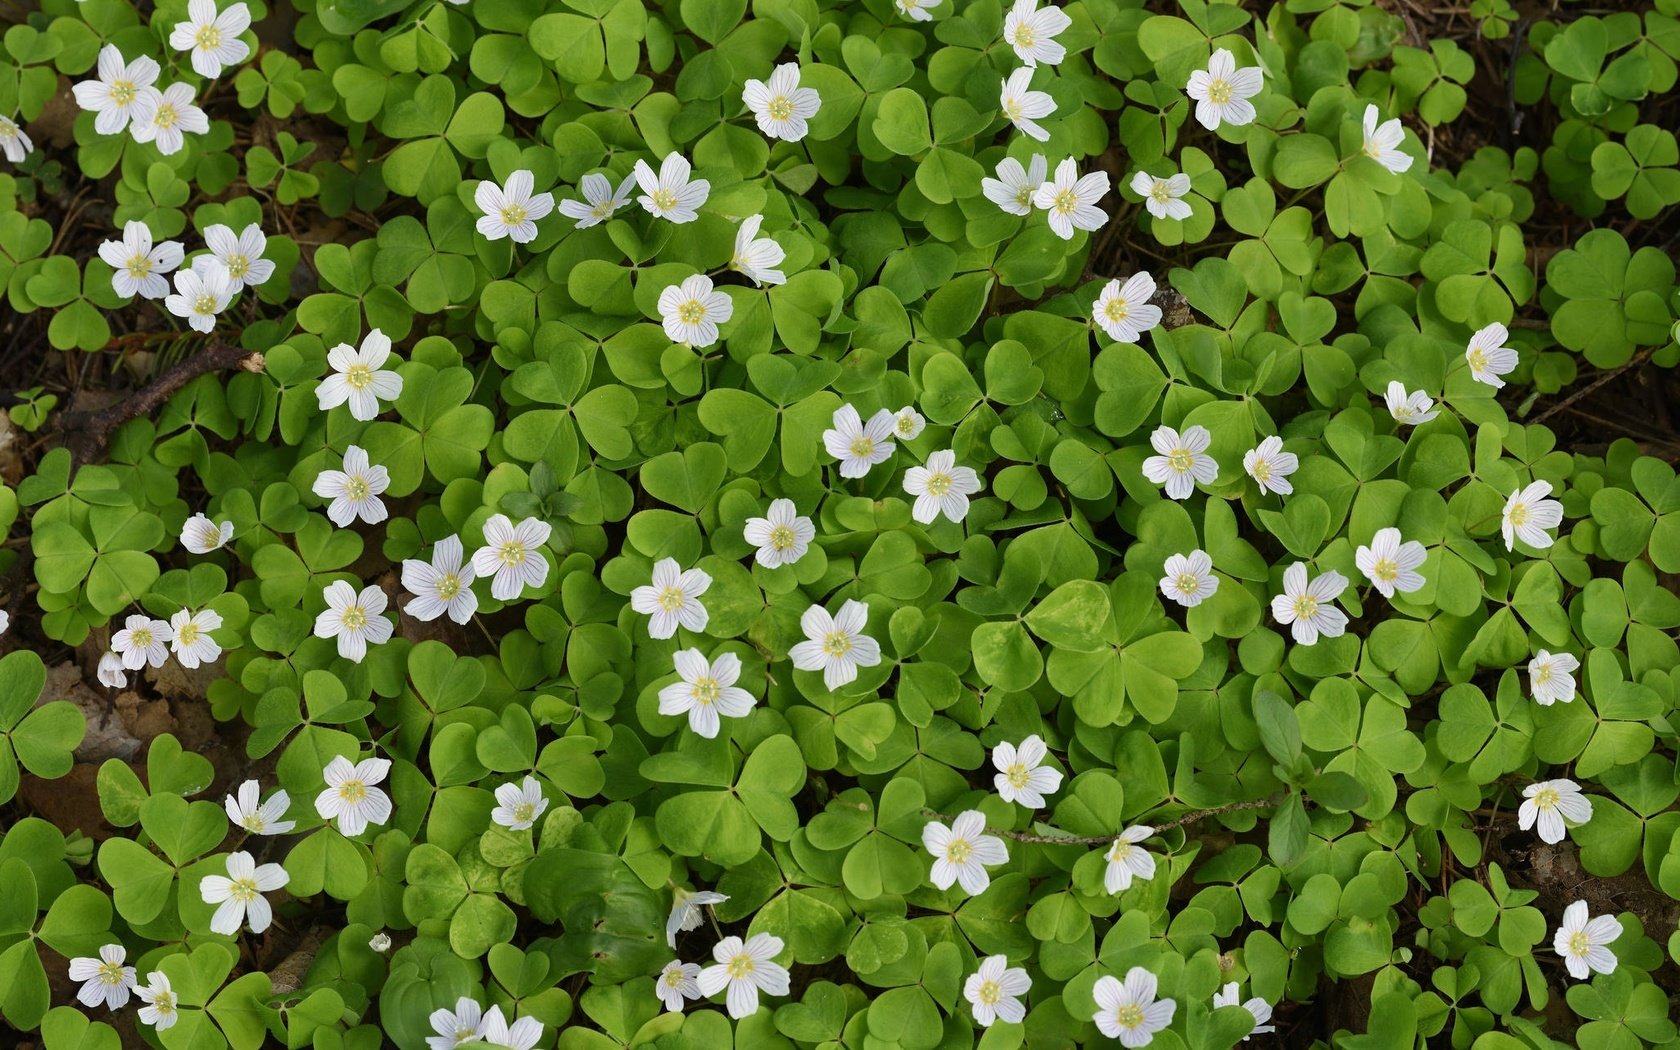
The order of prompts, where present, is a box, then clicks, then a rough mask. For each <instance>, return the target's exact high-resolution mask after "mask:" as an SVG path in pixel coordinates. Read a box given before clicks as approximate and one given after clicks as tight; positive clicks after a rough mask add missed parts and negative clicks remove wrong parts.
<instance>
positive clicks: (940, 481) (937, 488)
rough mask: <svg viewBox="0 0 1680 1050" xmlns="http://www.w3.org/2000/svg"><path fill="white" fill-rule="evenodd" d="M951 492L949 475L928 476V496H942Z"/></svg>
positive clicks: (935, 474)
mask: <svg viewBox="0 0 1680 1050" xmlns="http://www.w3.org/2000/svg"><path fill="white" fill-rule="evenodd" d="M950 491H951V475H949V474H945V473H934V474H929V475H928V479H927V492H928V495H930V496H943V495H945V494H946V493H947V492H950Z"/></svg>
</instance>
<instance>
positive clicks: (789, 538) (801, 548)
mask: <svg viewBox="0 0 1680 1050" xmlns="http://www.w3.org/2000/svg"><path fill="white" fill-rule="evenodd" d="M741 534H742V536H744V537H745V538H746V541H747V542H748V543H750V544H752V545H753V546H754V547H757V548H758V553H757V554H756V555H755V558H756V559H757V561H758V563H759V564H760V565H762V566H764V567H765V568H767V569H776V568H780V567H781V566H783V565H792V564H793V563H794V562H796V561H798V560H799V559H800V558H803V557H805V552H806V551H808V550H810V549H811V540H813V539H815V538H816V535H817V527H816V525H815V524H813V523H812V522H811V519H810V518H807V517H804V516H802V515H801V514H800V513H799V511H798V510H797V509H796V508H795V507H794V505H793V500H790V499H777V500H771V501H770V509H769V510H767V511H765V516H764V517H762V518H748V519H747V524H746V527H745V528H744V529H742V530H741Z"/></svg>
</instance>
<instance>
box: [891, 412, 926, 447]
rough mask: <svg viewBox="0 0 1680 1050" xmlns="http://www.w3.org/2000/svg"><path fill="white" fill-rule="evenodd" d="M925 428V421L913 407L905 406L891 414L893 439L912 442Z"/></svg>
mask: <svg viewBox="0 0 1680 1050" xmlns="http://www.w3.org/2000/svg"><path fill="white" fill-rule="evenodd" d="M926 426H927V420H925V419H923V418H922V414H921V413H920V412H918V411H916V409H915V407H914V406H911V405H905V406H904V407H903V408H901V409H899V410H898V411H897V412H894V413H893V437H895V438H897V439H898V440H900V441H914V440H916V438H917V436H919V435H920V434H921V432H922V429H923V428H924V427H926Z"/></svg>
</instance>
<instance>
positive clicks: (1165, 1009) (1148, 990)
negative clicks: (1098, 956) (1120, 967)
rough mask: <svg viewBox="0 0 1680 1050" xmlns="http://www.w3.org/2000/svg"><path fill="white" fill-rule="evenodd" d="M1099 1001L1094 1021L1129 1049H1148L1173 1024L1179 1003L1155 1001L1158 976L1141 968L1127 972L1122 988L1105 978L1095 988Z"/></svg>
mask: <svg viewBox="0 0 1680 1050" xmlns="http://www.w3.org/2000/svg"><path fill="white" fill-rule="evenodd" d="M1091 995H1092V997H1094V998H1095V999H1096V1000H1097V1012H1096V1014H1095V1015H1094V1016H1093V1017H1092V1018H1091V1020H1093V1021H1095V1022H1097V1028H1098V1030H1100V1031H1101V1032H1102V1034H1103V1035H1106V1036H1108V1037H1109V1038H1110V1039H1118V1040H1120V1045H1121V1046H1125V1047H1138V1046H1148V1045H1149V1041H1150V1040H1151V1039H1154V1038H1155V1033H1156V1032H1159V1031H1160V1030H1161V1029H1163V1028H1165V1027H1167V1025H1170V1024H1172V1019H1173V1014H1174V1013H1176V1012H1177V1011H1178V1003H1177V1002H1176V1001H1174V1000H1172V999H1162V1000H1161V1001H1160V1002H1156V1001H1155V975H1154V974H1152V973H1150V972H1149V971H1148V970H1145V969H1144V968H1143V967H1141V966H1134V967H1132V968H1131V969H1130V970H1128V971H1126V981H1125V983H1124V984H1122V983H1121V982H1120V981H1117V980H1115V979H1114V978H1113V977H1109V976H1107V975H1104V976H1102V977H1099V978H1097V983H1096V984H1094V985H1092V986H1091Z"/></svg>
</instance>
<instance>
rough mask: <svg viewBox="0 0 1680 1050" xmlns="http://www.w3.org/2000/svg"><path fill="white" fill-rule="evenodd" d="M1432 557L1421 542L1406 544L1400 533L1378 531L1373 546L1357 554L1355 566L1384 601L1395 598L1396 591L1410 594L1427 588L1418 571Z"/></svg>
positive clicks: (1384, 530) (1355, 554)
mask: <svg viewBox="0 0 1680 1050" xmlns="http://www.w3.org/2000/svg"><path fill="white" fill-rule="evenodd" d="M1428 557H1429V554H1428V552H1427V551H1425V550H1424V549H1423V544H1421V543H1419V542H1418V541H1417V540H1407V541H1405V542H1404V543H1402V542H1401V541H1400V530H1399V529H1394V528H1388V529H1378V530H1377V534H1376V535H1375V536H1373V537H1371V545H1370V546H1369V547H1364V546H1362V547H1360V548H1359V549H1358V550H1356V551H1354V554H1353V563H1354V564H1355V565H1357V566H1359V571H1360V572H1362V573H1364V574H1365V578H1366V579H1367V580H1370V581H1371V585H1372V586H1373V587H1375V588H1376V589H1377V590H1379V591H1381V592H1382V596H1383V597H1384V598H1392V597H1394V592H1395V591H1399V592H1401V593H1402V594H1410V593H1411V592H1413V591H1415V590H1417V589H1418V588H1419V587H1422V586H1423V576H1422V575H1421V574H1420V573H1419V572H1418V571H1417V570H1418V566H1420V565H1422V564H1423V563H1424V560H1425V559H1427V558H1428Z"/></svg>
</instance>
